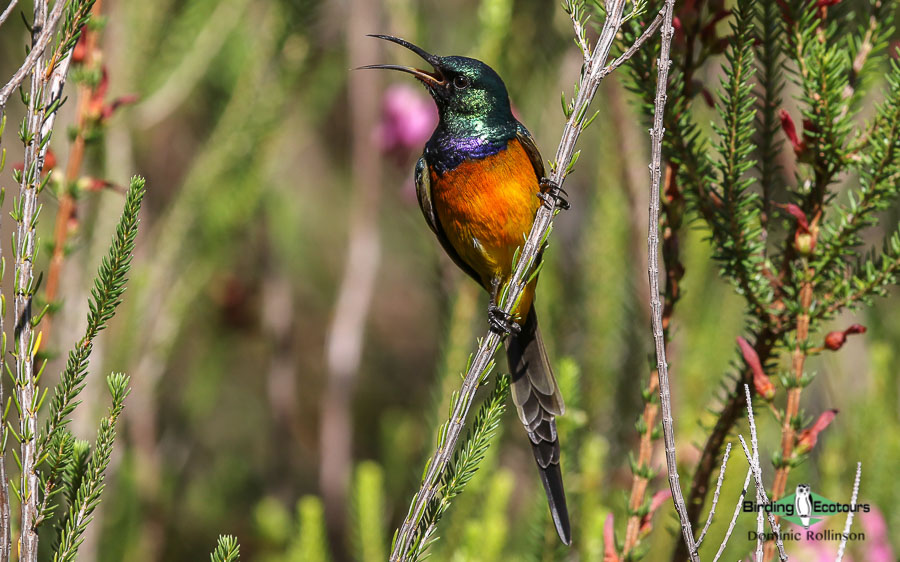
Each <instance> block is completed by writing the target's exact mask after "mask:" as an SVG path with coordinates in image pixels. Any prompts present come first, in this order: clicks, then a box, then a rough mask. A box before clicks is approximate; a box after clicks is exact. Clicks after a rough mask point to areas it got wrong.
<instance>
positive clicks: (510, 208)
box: [362, 35, 572, 544]
mask: <svg viewBox="0 0 900 562" xmlns="http://www.w3.org/2000/svg"><path fill="white" fill-rule="evenodd" d="M372 37H377V38H379V39H384V40H386V41H391V42H393V43H397V44H398V45H402V46H404V47H406V48H407V49H409V50H411V51H413V52H414V53H416V54H417V55H419V56H420V57H422V58H423V59H425V61H426V62H427V63H428V64H430V65H431V66H432V68H433V70H432V71H426V70H421V69H418V68H414V67H409V66H398V65H392V64H375V65H369V66H364V67H362V68H380V69H388V70H399V71H401V72H407V73H409V74H412V75H413V76H415V77H416V78H417V79H418V80H419V81H420V82H422V84H424V85H425V88H426V89H427V90H428V92H429V93H430V94H431V97H432V98H434V101H435V103H436V104H437V108H438V114H439V116H440V120H439V122H438V125H437V128H436V129H435V131H434V134H432V136H431V139H430V140H429V141H428V142H427V143H426V145H425V154H424V155H423V156H422V158H420V159H419V161H418V163H417V164H416V171H415V179H416V193H417V195H418V199H419V206H420V207H421V209H422V214H424V215H425V220H426V221H427V222H428V226H429V227H431V230H432V231H433V232H434V234H435V235H436V236H437V239H438V241H439V242H440V244H441V246H442V247H443V248H444V251H446V252H447V254H448V255H449V256H450V258H451V259H452V260H453V262H454V263H455V264H456V265H457V266H459V267H460V269H462V270H463V271H465V272H466V273H467V274H468V275H469V276H471V277H472V278H473V279H475V281H477V282H478V283H479V284H480V285H481V286H482V287H484V288H485V289H486V290H487V291H488V293H489V295H490V305H489V308H488V320H489V324H490V327H491V329H492V330H494V331H496V332H498V333H506V334H509V337H508V338H507V339H506V354H507V359H508V361H509V369H510V372H511V373H512V395H513V401H514V402H515V404H516V408H517V410H518V413H519V418H520V419H521V421H522V423H523V424H524V425H525V429H526V431H527V432H528V437H529V439H530V440H531V446H532V450H533V452H534V458H535V460H536V461H537V465H538V469H539V472H540V476H541V481H542V482H543V485H544V491H545V492H546V494H547V501H548V503H549V504H550V513H551V516H552V517H553V522H554V524H555V526H556V531H557V533H558V534H559V538H560V539H561V540H562V542H564V543H565V544H571V542H572V536H571V530H570V526H569V514H568V510H567V508H566V496H565V492H564V490H563V482H562V473H561V471H560V466H559V462H560V458H559V457H560V450H559V439H558V437H557V434H556V420H555V417H556V416H559V415H562V413H563V411H564V409H565V406H564V404H563V399H562V396H561V394H560V392H559V386H558V385H557V384H556V379H555V378H554V376H553V371H552V370H551V368H550V362H549V360H548V358H547V352H546V350H545V349H544V343H543V341H542V339H541V332H540V329H539V328H538V321H537V316H536V315H535V311H534V307H533V306H532V305H533V302H534V291H535V287H536V285H537V276H535V277H534V278H533V279H531V281H530V282H529V283H528V285H527V286H526V288H525V290H524V292H523V293H522V296H521V298H520V300H519V302H518V304H517V307H516V308H515V309H514V311H513V314H511V315H510V314H505V313H504V312H503V310H502V309H501V308H499V306H498V299H499V295H500V293H501V291H502V289H503V287H504V286H505V285H506V284H507V283H508V282H509V279H510V277H511V276H512V274H513V260H514V257H515V255H516V251H517V249H518V248H519V247H520V246H521V245H522V244H523V242H524V240H525V238H526V237H527V235H528V232H529V231H530V230H531V225H532V223H533V222H534V217H535V213H536V212H537V209H538V207H539V206H540V205H542V204H546V205H553V204H555V205H557V206H558V207H560V208H563V209H566V208H568V203H567V202H566V200H565V199H564V198H563V196H562V193H563V192H562V190H561V189H560V188H559V187H558V186H556V185H555V184H554V183H552V182H550V181H549V180H548V179H546V178H545V177H544V164H543V160H542V159H541V154H540V152H539V151H538V149H537V146H536V145H535V143H534V139H533V138H532V136H531V133H529V132H528V130H527V129H526V128H525V127H524V126H523V125H522V124H521V123H519V122H518V121H517V120H516V119H515V117H513V114H512V111H511V109H510V105H509V95H508V94H507V92H506V86H505V85H504V83H503V80H501V79H500V76H498V75H497V73H496V72H494V70H493V69H492V68H491V67H489V66H488V65H486V64H484V63H483V62H481V61H479V60H476V59H471V58H467V57H458V56H448V57H440V56H436V55H432V54H430V53H428V52H426V51H425V50H423V49H421V48H420V47H417V46H416V45H413V44H412V43H409V42H408V41H405V40H403V39H400V38H397V37H392V36H390V35H373V36H372Z"/></svg>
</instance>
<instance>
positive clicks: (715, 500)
mask: <svg viewBox="0 0 900 562" xmlns="http://www.w3.org/2000/svg"><path fill="white" fill-rule="evenodd" d="M730 453H731V443H729V444H728V445H726V446H725V454H724V455H723V456H722V468H720V469H719V480H718V481H717V482H716V491H715V493H713V501H712V506H711V507H710V508H709V515H708V516H707V517H706V524H705V525H704V526H703V530H702V531H701V532H700V536H699V537H698V538H697V542H696V543H695V544H694V550H697V549H698V548H700V543H702V542H703V538H704V537H706V532H707V531H708V530H709V526H710V525H711V524H712V520H713V515H715V514H716V504H717V503H719V492H721V491H722V482H723V481H724V480H725V467H726V466H727V465H728V455H729V454H730Z"/></svg>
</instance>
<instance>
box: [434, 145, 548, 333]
mask: <svg viewBox="0 0 900 562" xmlns="http://www.w3.org/2000/svg"><path fill="white" fill-rule="evenodd" d="M431 186H432V187H431V192H432V198H433V202H434V209H435V212H436V213H437V218H438V220H439V221H440V223H441V226H442V227H443V230H444V233H445V234H446V235H447V238H448V239H449V241H450V244H451V245H452V246H453V249H454V250H456V252H457V253H458V254H459V256H460V257H461V258H462V259H463V261H465V262H466V263H467V264H468V265H470V266H471V267H472V269H474V270H475V271H476V272H477V273H478V274H479V275H480V276H481V283H482V285H483V286H484V287H485V288H486V289H488V290H490V288H491V283H492V281H493V280H494V279H499V281H500V282H501V283H506V282H507V281H508V280H509V277H510V275H511V271H510V268H511V265H512V259H513V256H514V254H515V251H516V248H518V247H520V246H522V245H523V244H524V243H525V238H526V237H527V236H528V232H529V231H530V230H531V225H532V223H533V222H534V215H535V212H536V211H537V208H538V206H539V205H540V203H541V201H540V199H538V197H537V194H538V193H539V191H540V188H539V186H538V178H537V176H536V175H535V173H534V168H533V167H532V164H531V160H530V159H529V158H528V154H527V153H526V152H525V149H524V148H522V145H521V144H520V143H519V141H518V139H512V140H511V141H509V144H508V145H507V148H506V150H503V151H501V152H499V153H497V154H494V155H492V156H488V157H486V158H482V159H480V160H472V161H468V162H464V163H462V164H460V165H459V166H458V167H456V168H455V169H454V170H452V171H449V172H447V173H445V174H444V175H442V176H438V175H437V174H434V173H432V175H431ZM533 295H534V283H532V284H531V285H530V286H529V287H528V288H527V289H526V291H525V294H523V295H522V300H521V301H520V304H519V308H518V312H519V316H520V317H521V318H524V317H525V315H526V314H527V313H528V310H529V309H530V308H531V302H532V299H533Z"/></svg>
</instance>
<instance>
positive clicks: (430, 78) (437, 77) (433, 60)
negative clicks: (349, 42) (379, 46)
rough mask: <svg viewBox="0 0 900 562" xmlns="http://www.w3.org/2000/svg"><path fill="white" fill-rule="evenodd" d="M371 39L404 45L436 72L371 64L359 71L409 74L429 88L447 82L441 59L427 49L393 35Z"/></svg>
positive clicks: (395, 65) (361, 67) (360, 68)
mask: <svg viewBox="0 0 900 562" xmlns="http://www.w3.org/2000/svg"><path fill="white" fill-rule="evenodd" d="M369 37H376V38H378V39H384V40H385V41H390V42H391V43H396V44H398V45H402V46H404V47H406V48H407V49H409V50H410V51H412V52H414V53H415V54H417V55H419V56H420V57H422V58H423V59H425V62H427V63H428V64H430V65H431V66H432V67H434V72H428V71H426V70H422V69H420V68H415V67H412V66H400V65H397V64H369V65H366V66H360V67H359V68H357V70H363V69H367V68H383V69H387V70H399V71H400V72H407V73H409V74H412V75H413V76H415V77H416V78H418V79H419V80H421V81H422V82H424V83H425V85H427V86H443V85H444V84H445V83H446V82H445V80H444V75H443V74H441V71H440V57H437V56H435V55H432V54H431V53H429V52H428V51H426V50H425V49H423V48H421V47H418V46H416V45H413V44H412V43H410V42H409V41H406V40H405V39H400V38H399V37H394V36H392V35H369Z"/></svg>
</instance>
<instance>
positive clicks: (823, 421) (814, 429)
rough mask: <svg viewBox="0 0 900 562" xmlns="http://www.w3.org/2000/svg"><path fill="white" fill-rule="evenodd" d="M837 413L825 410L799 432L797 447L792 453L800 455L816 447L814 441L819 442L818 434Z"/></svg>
mask: <svg viewBox="0 0 900 562" xmlns="http://www.w3.org/2000/svg"><path fill="white" fill-rule="evenodd" d="M837 413H838V411H837V410H826V411H824V412H822V414H821V415H820V416H819V419H817V420H816V422H815V423H814V424H812V425H811V426H810V427H808V428H807V429H804V430H803V431H801V432H800V435H799V436H798V437H797V446H796V448H795V449H794V453H795V454H797V455H802V454H805V453H808V452H809V451H811V450H812V448H813V447H815V446H816V441H818V440H819V434H820V433H822V431H823V430H824V429H825V428H826V427H828V425H829V424H830V423H831V422H832V420H834V416H836V415H837Z"/></svg>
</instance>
